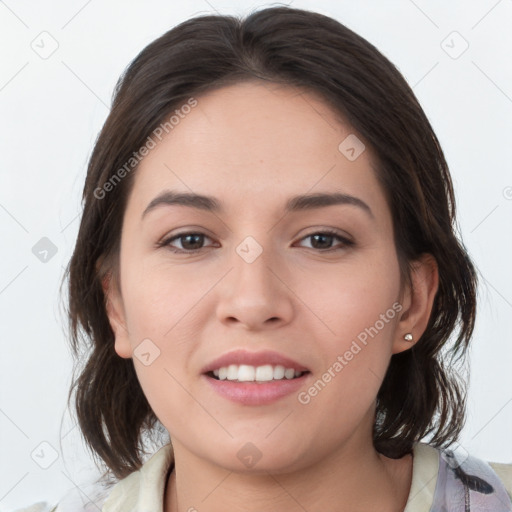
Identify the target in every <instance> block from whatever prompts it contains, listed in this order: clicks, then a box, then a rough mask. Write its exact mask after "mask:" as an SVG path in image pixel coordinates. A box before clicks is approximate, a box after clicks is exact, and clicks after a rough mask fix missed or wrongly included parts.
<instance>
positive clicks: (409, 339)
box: [404, 332, 412, 341]
mask: <svg viewBox="0 0 512 512" xmlns="http://www.w3.org/2000/svg"><path fill="white" fill-rule="evenodd" d="M404 340H405V341H412V334H411V333H410V332H408V333H407V334H406V335H405V336H404Z"/></svg>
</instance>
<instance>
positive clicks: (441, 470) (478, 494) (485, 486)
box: [406, 442, 512, 512]
mask: <svg viewBox="0 0 512 512" xmlns="http://www.w3.org/2000/svg"><path fill="white" fill-rule="evenodd" d="M467 493H469V494H467ZM465 494H467V499H470V500H471V502H472V503H473V504H474V506H477V507H480V508H478V510H482V511H483V510H493V511H496V510H498V508H499V507H501V508H499V510H505V509H504V508H503V504H507V505H506V506H507V507H508V508H506V510H507V511H512V464H505V463H497V462H496V463H495V462H487V461H485V460H483V459H481V458H478V457H475V456H474V455H471V454H469V453H468V452H467V451H465V450H464V449H463V448H462V447H461V446H459V445H457V444H455V447H453V448H437V447H435V446H432V445H429V444H427V443H421V442H418V443H415V444H414V446H413V473H412V484H411V489H410V494H409V498H408V502H407V505H406V511H407V512H420V511H421V512H424V511H425V512H426V511H429V510H449V509H450V505H449V504H450V503H451V504H453V503H459V502H460V501H461V500H464V495H465ZM507 495H508V496H507ZM443 507H444V508H443ZM496 507H498V508H496ZM461 510H462V509H461Z"/></svg>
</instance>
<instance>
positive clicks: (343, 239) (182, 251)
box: [156, 229, 355, 254]
mask: <svg viewBox="0 0 512 512" xmlns="http://www.w3.org/2000/svg"><path fill="white" fill-rule="evenodd" d="M189 235H195V236H197V235H198V236H204V237H206V238H210V237H209V236H208V235H206V234H204V233H200V232H195V231H189V232H184V233H179V234H177V235H174V236H173V237H171V238H167V239H164V240H162V241H161V242H158V243H157V244H156V245H157V247H159V248H160V247H166V248H167V249H168V250H170V251H171V252H174V253H179V254H195V253H197V252H199V251H201V250H203V249H204V247H201V248H200V249H191V250H186V249H177V248H176V247H172V246H171V245H170V244H171V242H173V241H174V240H178V239H180V238H185V237H186V236H189ZM315 235H327V236H329V237H331V236H332V237H334V238H337V239H338V240H339V241H340V242H341V243H342V247H338V248H329V249H315V248H314V247H307V249H313V250H316V251H318V252H321V253H325V252H331V251H339V250H342V249H345V248H347V247H352V246H353V245H355V243H354V242H353V241H352V240H349V239H348V238H346V237H344V236H342V235H340V234H339V233H338V232H337V231H335V230H332V229H324V230H322V231H315V232H314V233H310V234H309V235H306V236H304V237H302V238H301V240H304V239H306V238H310V237H312V236H315Z"/></svg>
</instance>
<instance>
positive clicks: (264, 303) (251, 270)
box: [217, 251, 293, 331]
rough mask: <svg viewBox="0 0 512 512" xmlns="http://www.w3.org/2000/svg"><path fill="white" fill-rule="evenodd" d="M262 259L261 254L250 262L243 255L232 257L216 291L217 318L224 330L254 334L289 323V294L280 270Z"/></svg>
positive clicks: (290, 312)
mask: <svg viewBox="0 0 512 512" xmlns="http://www.w3.org/2000/svg"><path fill="white" fill-rule="evenodd" d="M265 256H267V253H266V251H263V252H262V253H261V254H260V255H259V256H258V257H257V258H256V259H254V261H251V259H250V258H249V259H247V258H245V255H244V253H243V252H240V253H235V254H234V256H233V264H232V267H233V268H232V270H231V271H230V272H229V274H228V275H227V276H226V279H223V280H222V282H221V283H219V284H220V288H219V290H218V293H219V295H218V298H219V299H218V305H217V317H218V319H219V320H220V321H221V322H222V323H224V324H226V325H227V326H238V327H240V328H243V329H246V330H251V331H257V330H262V329H269V328H277V327H280V326H283V325H285V324H287V323H288V322H290V321H291V318H292V316H293V300H292V298H293V292H292V291H291V290H290V288H289V287H288V286H287V284H286V275H284V276H283V275H282V274H285V272H280V271H279V269H280V268H282V266H280V265H278V264H277V262H276V261H275V259H274V260H272V261H270V258H266V257H265ZM280 274H281V275H280Z"/></svg>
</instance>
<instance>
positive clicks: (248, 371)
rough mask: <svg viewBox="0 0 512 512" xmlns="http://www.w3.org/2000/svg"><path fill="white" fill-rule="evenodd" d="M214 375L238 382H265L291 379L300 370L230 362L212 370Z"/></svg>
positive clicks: (300, 373) (299, 373)
mask: <svg viewBox="0 0 512 512" xmlns="http://www.w3.org/2000/svg"><path fill="white" fill-rule="evenodd" d="M213 374H214V375H215V377H218V378H219V379H220V380H226V379H227V380H238V381H240V382H251V381H257V382H265V381H269V380H281V379H283V378H286V379H293V378H294V377H299V376H300V375H302V372H300V371H298V370H295V369H293V368H285V367H284V366H281V365H277V366H272V365H270V364H266V365H264V366H249V365H246V364H241V365H238V364H230V365H229V366H223V367H222V368H219V369H217V370H213Z"/></svg>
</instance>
